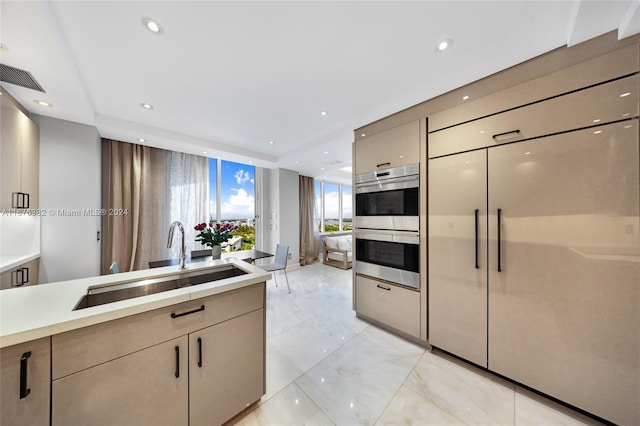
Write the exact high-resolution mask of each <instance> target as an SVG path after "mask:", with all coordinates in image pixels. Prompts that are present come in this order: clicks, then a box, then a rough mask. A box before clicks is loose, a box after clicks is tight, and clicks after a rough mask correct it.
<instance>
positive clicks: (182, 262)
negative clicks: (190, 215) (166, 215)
mask: <svg viewBox="0 0 640 426" xmlns="http://www.w3.org/2000/svg"><path fill="white" fill-rule="evenodd" d="M176 225H177V226H178V229H179V230H180V266H179V269H185V262H186V259H187V256H186V254H185V251H186V249H185V246H184V227H183V226H182V224H181V223H180V222H178V221H177V220H176V221H175V222H173V223H172V224H171V227H170V228H169V241H167V248H171V242H172V241H173V230H174V229H175V227H176Z"/></svg>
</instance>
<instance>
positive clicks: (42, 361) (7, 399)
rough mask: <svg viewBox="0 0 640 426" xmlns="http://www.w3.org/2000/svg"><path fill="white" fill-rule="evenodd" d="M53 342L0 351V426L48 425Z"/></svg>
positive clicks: (7, 348)
mask: <svg viewBox="0 0 640 426" xmlns="http://www.w3.org/2000/svg"><path fill="white" fill-rule="evenodd" d="M50 365H51V349H50V339H49V338H48V337H47V338H44V339H39V340H34V341H32V342H27V343H21V344H19V345H14V346H9V347H6V348H3V349H0V407H2V409H1V410H0V424H2V425H5V426H22V425H30V426H31V425H33V426H37V425H43V426H44V425H48V424H49V385H50V383H51V367H50Z"/></svg>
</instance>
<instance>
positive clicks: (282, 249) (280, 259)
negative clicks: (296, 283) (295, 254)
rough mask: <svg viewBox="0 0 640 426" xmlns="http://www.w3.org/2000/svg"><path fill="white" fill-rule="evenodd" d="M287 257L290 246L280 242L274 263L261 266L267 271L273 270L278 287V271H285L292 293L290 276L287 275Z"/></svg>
mask: <svg viewBox="0 0 640 426" xmlns="http://www.w3.org/2000/svg"><path fill="white" fill-rule="evenodd" d="M287 259H289V246H288V245H285V244H278V245H277V246H276V257H275V260H274V261H273V263H272V264H270V265H263V266H261V268H262V269H264V270H265V271H269V272H273V279H274V280H275V282H276V287H278V280H277V279H276V271H284V277H285V278H286V279H287V288H288V289H289V293H291V287H289V277H288V276H287Z"/></svg>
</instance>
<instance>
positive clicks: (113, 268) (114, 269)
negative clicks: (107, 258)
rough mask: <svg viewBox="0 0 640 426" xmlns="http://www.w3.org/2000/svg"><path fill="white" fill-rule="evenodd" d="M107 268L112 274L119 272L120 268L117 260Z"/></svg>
mask: <svg viewBox="0 0 640 426" xmlns="http://www.w3.org/2000/svg"><path fill="white" fill-rule="evenodd" d="M109 270H110V271H111V273H112V274H117V273H118V272H120V268H118V262H113V263H112V264H111V266H109Z"/></svg>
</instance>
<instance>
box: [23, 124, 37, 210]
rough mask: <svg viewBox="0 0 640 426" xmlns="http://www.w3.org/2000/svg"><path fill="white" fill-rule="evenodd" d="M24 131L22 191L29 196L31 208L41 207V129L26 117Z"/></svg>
mask: <svg viewBox="0 0 640 426" xmlns="http://www.w3.org/2000/svg"><path fill="white" fill-rule="evenodd" d="M22 121H24V123H23V128H22V129H21V130H22V147H21V152H22V154H21V157H22V176H21V178H22V179H21V191H22V192H25V193H27V194H29V208H30V209H37V208H38V206H39V183H38V179H39V176H40V128H39V127H38V125H37V124H36V123H34V122H33V121H31V119H29V118H26V117H24V118H23V119H22Z"/></svg>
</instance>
